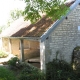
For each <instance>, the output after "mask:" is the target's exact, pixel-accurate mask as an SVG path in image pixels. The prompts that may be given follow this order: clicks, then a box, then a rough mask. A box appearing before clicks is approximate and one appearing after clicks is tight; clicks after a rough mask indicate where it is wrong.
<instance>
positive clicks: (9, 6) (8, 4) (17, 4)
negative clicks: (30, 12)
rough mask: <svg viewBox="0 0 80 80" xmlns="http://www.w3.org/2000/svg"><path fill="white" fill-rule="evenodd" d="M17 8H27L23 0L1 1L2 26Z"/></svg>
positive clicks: (0, 17)
mask: <svg viewBox="0 0 80 80" xmlns="http://www.w3.org/2000/svg"><path fill="white" fill-rule="evenodd" d="M62 1H63V0H62ZM68 1H71V0H68ZM15 8H18V9H22V10H23V9H24V8H25V3H24V2H23V1H21V0H1V1H0V26H1V25H5V24H6V23H7V21H8V20H9V15H10V11H11V10H14V9H15Z"/></svg>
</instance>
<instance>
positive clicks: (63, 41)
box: [45, 5, 80, 62]
mask: <svg viewBox="0 0 80 80" xmlns="http://www.w3.org/2000/svg"><path fill="white" fill-rule="evenodd" d="M67 18H68V19H65V20H64V21H63V22H62V23H61V24H60V25H59V26H58V27H56V29H55V30H54V31H53V32H52V33H51V35H50V36H49V39H47V40H46V41H45V42H46V49H47V50H46V53H45V54H46V55H47V56H48V58H46V59H47V60H46V61H47V62H48V61H52V60H53V59H54V58H55V57H56V52H57V51H58V53H59V55H58V58H60V59H64V60H66V61H67V62H71V58H72V52H73V49H74V48H75V47H76V46H80V31H79V30H78V26H80V5H78V6H77V7H76V8H75V9H74V10H73V11H72V12H71V13H70V14H69V15H68V16H67ZM48 42H49V43H48ZM47 45H48V46H47ZM49 52H50V53H49Z"/></svg>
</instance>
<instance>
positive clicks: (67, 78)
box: [46, 59, 79, 80]
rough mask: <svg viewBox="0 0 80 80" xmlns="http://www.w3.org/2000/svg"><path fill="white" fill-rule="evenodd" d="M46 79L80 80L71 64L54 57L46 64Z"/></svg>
mask: <svg viewBox="0 0 80 80" xmlns="http://www.w3.org/2000/svg"><path fill="white" fill-rule="evenodd" d="M46 80H79V78H78V76H77V74H76V73H75V72H74V71H73V68H72V67H71V65H70V64H68V63H67V62H65V61H63V60H55V59H54V60H53V61H52V62H49V63H47V65H46Z"/></svg>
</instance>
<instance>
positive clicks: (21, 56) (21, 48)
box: [20, 39, 24, 62]
mask: <svg viewBox="0 0 80 80" xmlns="http://www.w3.org/2000/svg"><path fill="white" fill-rule="evenodd" d="M20 60H21V62H23V61H24V44H23V39H20Z"/></svg>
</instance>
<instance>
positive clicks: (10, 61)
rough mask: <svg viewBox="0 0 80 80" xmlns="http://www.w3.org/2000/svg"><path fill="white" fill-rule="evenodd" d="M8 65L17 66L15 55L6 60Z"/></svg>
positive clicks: (17, 60)
mask: <svg viewBox="0 0 80 80" xmlns="http://www.w3.org/2000/svg"><path fill="white" fill-rule="evenodd" d="M8 65H9V67H10V68H17V67H18V65H19V59H18V58H17V57H13V58H11V59H10V60H9V61H8Z"/></svg>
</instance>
